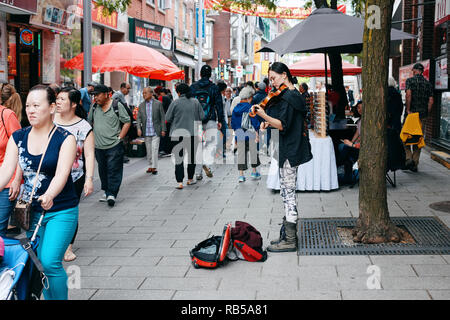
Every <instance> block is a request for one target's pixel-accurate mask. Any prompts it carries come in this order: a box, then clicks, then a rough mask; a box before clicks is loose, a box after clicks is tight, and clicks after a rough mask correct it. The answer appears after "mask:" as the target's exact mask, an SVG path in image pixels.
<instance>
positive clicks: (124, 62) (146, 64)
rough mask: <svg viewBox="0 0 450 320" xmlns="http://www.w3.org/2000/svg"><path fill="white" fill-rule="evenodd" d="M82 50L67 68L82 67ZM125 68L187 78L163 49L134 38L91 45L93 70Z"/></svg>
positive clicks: (159, 76) (150, 75) (138, 73)
mask: <svg viewBox="0 0 450 320" xmlns="http://www.w3.org/2000/svg"><path fill="white" fill-rule="evenodd" d="M83 56H84V54H83V53H80V54H79V55H77V56H76V57H74V58H73V59H70V60H69V61H67V62H66V63H65V65H64V66H65V67H66V68H68V69H78V70H83V68H84V64H83V63H84V62H83ZM111 71H123V72H127V73H129V74H132V75H135V76H137V77H141V78H151V79H157V80H168V81H170V80H174V79H184V71H183V70H180V69H179V68H177V66H176V65H175V64H174V63H173V62H172V61H170V60H169V59H168V58H167V57H165V56H164V55H163V54H162V53H160V52H158V51H156V50H154V49H152V48H149V47H146V46H143V45H140V44H137V43H132V42H112V43H107V44H101V45H98V46H95V47H93V48H92V72H94V73H97V72H100V73H103V72H111Z"/></svg>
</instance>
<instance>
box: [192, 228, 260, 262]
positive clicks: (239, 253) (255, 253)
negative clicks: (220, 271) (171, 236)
mask: <svg viewBox="0 0 450 320" xmlns="http://www.w3.org/2000/svg"><path fill="white" fill-rule="evenodd" d="M262 242H263V241H262V237H261V234H260V232H259V231H258V230H256V229H255V228H254V227H253V226H252V225H250V224H248V223H246V222H242V221H236V223H235V227H234V228H232V226H231V223H228V224H226V225H225V227H224V228H223V233H222V236H212V237H210V238H208V239H206V240H204V241H202V242H200V243H199V244H197V245H196V246H195V247H194V249H192V250H191V251H190V252H189V254H190V256H191V261H192V264H193V265H194V268H196V269H198V268H200V267H203V268H212V269H213V268H217V267H219V266H221V265H223V264H224V263H225V261H226V259H228V260H231V261H236V260H245V261H249V262H263V261H266V259H267V252H266V251H264V250H263V249H262Z"/></svg>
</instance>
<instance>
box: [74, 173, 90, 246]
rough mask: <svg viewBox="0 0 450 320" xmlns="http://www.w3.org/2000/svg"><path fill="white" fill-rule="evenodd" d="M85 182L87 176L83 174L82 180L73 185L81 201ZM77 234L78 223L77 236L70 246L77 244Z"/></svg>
mask: <svg viewBox="0 0 450 320" xmlns="http://www.w3.org/2000/svg"><path fill="white" fill-rule="evenodd" d="M85 181H86V175H85V174H83V175H82V176H81V178H80V179H78V180H77V181H75V182H74V183H73V185H74V186H75V193H76V194H77V197H78V200H80V198H81V194H82V193H83V189H84V182H85ZM77 233H78V223H77V228H76V229H75V234H74V235H73V238H72V241H71V242H70V244H73V243H74V242H75V238H76V237H77Z"/></svg>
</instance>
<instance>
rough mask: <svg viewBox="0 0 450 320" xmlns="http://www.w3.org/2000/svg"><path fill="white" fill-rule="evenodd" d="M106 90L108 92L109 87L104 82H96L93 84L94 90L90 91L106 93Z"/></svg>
mask: <svg viewBox="0 0 450 320" xmlns="http://www.w3.org/2000/svg"><path fill="white" fill-rule="evenodd" d="M108 92H109V88H108V87H107V86H105V85H104V84H99V83H97V84H96V85H95V86H94V91H93V92H92V93H93V94H98V93H108Z"/></svg>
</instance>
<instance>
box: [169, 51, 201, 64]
mask: <svg viewBox="0 0 450 320" xmlns="http://www.w3.org/2000/svg"><path fill="white" fill-rule="evenodd" d="M174 55H175V60H176V63H178V64H180V65H183V66H188V67H191V68H195V65H196V63H195V61H194V59H192V58H191V57H188V56H185V55H182V54H178V53H175V52H174Z"/></svg>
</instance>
